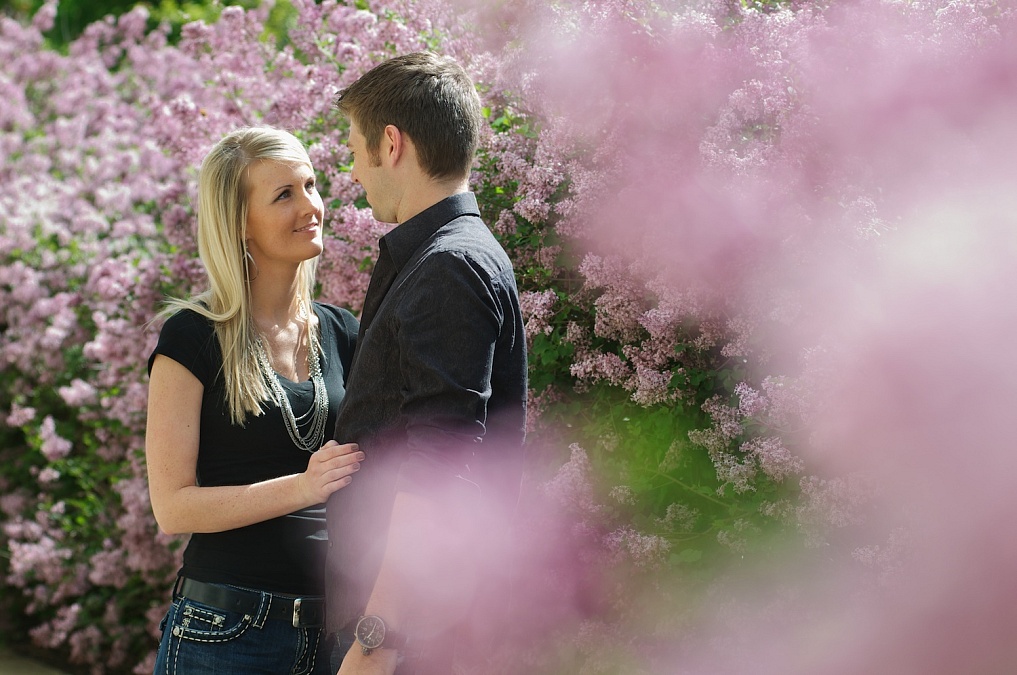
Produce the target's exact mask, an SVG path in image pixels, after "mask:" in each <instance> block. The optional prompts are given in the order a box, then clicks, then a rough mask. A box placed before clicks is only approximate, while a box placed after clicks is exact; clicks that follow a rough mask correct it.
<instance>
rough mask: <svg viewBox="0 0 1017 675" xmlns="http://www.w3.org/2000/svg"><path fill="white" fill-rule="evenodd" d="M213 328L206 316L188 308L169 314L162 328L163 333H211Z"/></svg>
mask: <svg viewBox="0 0 1017 675" xmlns="http://www.w3.org/2000/svg"><path fill="white" fill-rule="evenodd" d="M214 329H215V327H214V326H213V324H212V320H211V319H209V318H208V317H207V316H205V315H203V314H201V313H199V312H196V311H195V310H193V309H190V308H189V307H182V308H180V309H178V310H177V311H176V312H174V313H173V314H171V315H170V316H169V317H168V318H167V319H166V322H165V323H164V324H163V326H162V332H163V333H167V332H170V333H197V334H207V333H211V332H212V331H213V330H214Z"/></svg>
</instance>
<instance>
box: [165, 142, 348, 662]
mask: <svg viewBox="0 0 1017 675" xmlns="http://www.w3.org/2000/svg"><path fill="white" fill-rule="evenodd" d="M323 216H324V209H323V206H322V200H321V197H320V196H319V195H318V192H317V189H316V188H315V174H314V170H313V168H312V166H311V162H310V159H309V158H308V156H307V152H306V150H305V149H304V147H303V145H302V144H301V143H300V141H299V140H298V139H296V138H295V137H294V136H292V135H291V134H289V133H287V132H285V131H281V130H278V129H272V128H264V127H258V128H245V129H240V130H237V131H234V132H232V133H230V134H228V135H227V136H226V137H225V138H223V139H222V140H221V141H219V142H218V143H217V144H216V145H215V147H213V148H212V150H211V151H210V152H209V153H208V155H207V156H206V157H205V159H204V161H203V162H202V165H201V173H200V181H199V190H198V252H199V255H200V257H201V260H202V262H203V263H204V266H205V268H206V271H207V275H208V289H207V290H206V291H205V292H203V293H201V294H199V295H197V296H196V297H193V298H190V299H186V300H171V301H170V302H169V304H168V308H167V310H166V311H165V312H164V313H163V314H164V315H165V316H167V317H168V318H167V320H166V323H165V325H164V326H163V328H162V332H161V334H160V337H159V343H158V346H157V347H156V349H155V351H154V352H153V354H152V357H151V358H150V360H149V372H150V376H151V377H150V384H149V406H148V428H147V434H146V448H145V450H146V456H147V460H148V478H149V491H150V494H151V498H152V509H153V511H154V513H155V517H156V520H157V521H158V523H159V526H160V528H161V529H163V530H164V531H166V532H169V533H174V534H182V533H188V534H191V537H190V540H189V542H188V544H187V548H186V550H185V551H184V562H183V568H182V569H181V570H180V572H179V576H178V579H177V582H176V584H175V585H174V588H173V604H172V606H171V608H170V611H169V613H168V614H167V616H166V619H165V620H164V622H163V635H162V641H161V643H160V646H159V654H158V657H157V661H156V673H166V674H170V673H187V674H188V675H193V674H196V673H217V674H220V675H221V674H225V673H248V674H249V673H324V672H327V670H328V658H327V654H328V650H329V649H330V647H331V645H326V644H324V642H325V640H324V638H323V636H322V624H323V621H324V607H323V598H322V596H323V569H324V560H325V555H326V549H327V546H328V541H327V536H326V534H325V514H324V507H323V506H322V505H323V503H324V502H325V501H326V500H327V498H328V497H329V495H331V494H332V493H333V492H335V491H337V490H339V489H341V488H343V487H345V486H346V485H348V484H349V483H350V482H351V481H352V480H353V474H354V473H355V472H356V471H357V470H358V469H359V468H360V462H361V461H362V460H363V458H364V455H363V454H362V453H361V452H360V451H359V448H358V447H357V446H356V445H355V444H344V445H341V444H339V443H337V442H335V441H331V440H330V441H328V442H325V439H326V432H327V433H329V434H330V433H331V430H332V428H333V427H334V425H335V419H336V413H337V410H338V408H339V404H340V402H341V401H342V399H343V396H344V395H345V382H346V375H347V373H348V372H349V368H350V364H351V361H352V357H353V350H354V348H355V346H356V340H357V329H358V325H357V320H356V319H355V318H354V317H353V316H352V315H351V314H350V313H349V312H347V311H346V310H343V309H340V308H338V307H334V306H330V305H326V304H322V303H317V302H313V301H312V299H311V295H312V291H313V288H314V274H315V268H316V264H317V258H318V256H319V255H320V254H321V252H322V248H323V244H322V226H323Z"/></svg>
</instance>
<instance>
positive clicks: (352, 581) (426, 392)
mask: <svg viewBox="0 0 1017 675" xmlns="http://www.w3.org/2000/svg"><path fill="white" fill-rule="evenodd" d="M525 416H526V340H525V337H524V333H523V321H522V317H521V315H520V311H519V296H518V292H517V290H516V283H515V276H514V273H513V270H512V264H511V262H510V261H509V259H508V256H507V255H506V254H505V251H504V250H503V249H502V247H501V245H500V244H499V243H498V242H497V240H496V239H495V238H494V236H493V235H492V234H491V232H490V230H488V228H487V226H486V225H485V224H484V222H483V221H482V220H481V219H480V211H479V209H478V207H477V200H476V197H475V196H474V195H473V194H472V193H461V194H457V195H453V196H451V197H449V198H447V199H445V200H443V201H441V202H439V203H437V204H435V205H434V206H432V207H430V208H428V209H426V210H425V211H423V212H422V213H420V214H418V215H416V216H414V217H413V218H411V219H410V220H408V221H406V222H405V223H402V224H400V225H399V226H398V227H396V228H395V229H393V230H392V231H391V232H389V233H388V234H386V235H385V236H384V237H382V239H381V241H380V250H379V256H378V260H377V263H376V265H375V269H374V273H373V275H372V277H371V284H370V286H369V288H368V291H367V297H366V299H365V302H364V310H363V312H362V314H361V323H360V336H359V338H358V343H357V350H356V353H355V355H354V360H353V365H352V369H351V372H350V375H349V379H348V381H347V385H346V398H345V400H344V401H343V405H342V408H341V409H340V410H339V416H338V419H337V422H336V428H335V434H334V438H335V439H336V440H338V441H339V442H342V443H349V442H356V443H359V444H360V449H361V450H362V451H363V452H364V453H365V454H366V455H367V459H366V461H365V462H364V463H363V465H362V468H361V470H360V471H359V472H358V473H357V474H355V475H354V478H353V482H352V484H351V485H349V486H348V487H346V488H343V489H342V490H339V491H338V492H336V493H334V494H333V495H332V497H331V498H330V499H329V502H328V511H327V518H328V531H329V540H330V547H329V559H328V573H327V581H326V587H327V593H328V610H329V627H330V628H331V629H332V630H338V629H340V628H343V627H347V626H348V625H349V624H350V622H351V621H354V620H355V619H356V618H357V617H358V616H359V615H360V614H361V613H362V612H363V609H364V606H365V605H366V603H367V599H368V596H369V595H370V591H371V588H372V587H373V585H374V581H375V578H376V576H377V572H378V568H379V565H380V561H381V557H382V554H383V552H384V545H385V538H386V534H387V533H386V527H387V525H388V521H389V516H390V515H391V509H392V503H393V500H394V498H395V493H396V492H397V491H409V492H418V493H422V494H425V495H426V496H429V497H434V496H435V495H436V494H443V493H446V492H447V491H460V492H467V493H468V492H474V493H476V495H478V497H480V498H486V499H496V500H498V501H500V502H501V503H505V502H506V501H511V500H513V499H515V497H516V495H517V492H518V486H519V476H520V466H521V454H522V442H523V434H524V429H525ZM460 503H461V502H460Z"/></svg>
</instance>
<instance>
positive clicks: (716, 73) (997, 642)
mask: <svg viewBox="0 0 1017 675" xmlns="http://www.w3.org/2000/svg"><path fill="white" fill-rule="evenodd" d="M532 4H533V3H526V2H517V3H514V6H516V7H517V8H518V7H519V6H525V8H526V9H527V19H526V20H525V21H515V22H513V21H512V20H511V16H509V15H506V14H505V13H504V12H502V13H494V17H493V18H494V19H495V20H496V21H497V22H498V24H497V25H498V26H499V28H503V27H504V25H505V24H506V22H508V24H509V25H510V26H511V28H512V30H514V31H516V33H511V32H510V33H506V34H512V35H513V36H514V37H515V39H517V40H519V41H520V42H519V44H522V45H523V47H522V48H520V49H518V50H517V51H516V52H515V54H516V55H517V59H518V61H517V63H515V64H513V68H515V69H517V70H518V71H520V72H528V73H529V75H528V76H527V77H526V78H523V79H521V82H524V83H525V88H524V89H525V90H527V91H537V92H540V94H541V96H540V97H539V99H538V100H540V102H541V105H542V106H543V112H545V113H550V114H554V115H559V116H561V117H563V118H565V119H567V120H569V121H570V122H571V123H572V128H573V129H575V130H577V132H578V133H577V136H578V137H579V138H581V139H583V140H584V141H585V142H586V143H588V144H589V145H590V146H591V148H596V152H594V154H593V156H594V157H596V158H599V160H600V164H599V165H598V167H597V171H593V170H590V171H588V172H587V173H586V174H584V175H583V180H582V181H577V182H576V183H575V184H574V185H573V186H572V200H571V201H570V202H569V204H568V210H567V211H566V212H563V215H564V216H565V217H564V219H563V221H562V223H561V226H560V229H561V231H562V232H565V233H567V234H570V235H574V236H576V237H578V238H580V239H582V240H584V241H586V242H587V244H588V245H589V247H590V249H591V250H592V251H593V252H594V253H595V254H597V256H598V257H594V256H591V257H590V258H588V259H587V262H586V264H585V267H584V273H585V274H587V276H588V282H592V283H594V284H595V285H598V286H600V285H602V289H603V294H602V295H600V296H599V297H600V300H598V303H599V304H598V306H597V307H598V310H602V313H598V316H597V321H598V327H597V331H598V335H602V336H606V337H610V338H617V339H619V340H624V339H627V337H626V331H627V330H632V329H636V330H637V329H638V325H639V324H638V323H637V322H640V321H641V322H643V323H642V325H643V326H644V327H647V326H656V325H657V323H659V319H660V318H661V314H660V308H659V307H658V308H657V310H658V313H657V314H651V313H649V312H645V307H642V308H641V306H640V305H639V303H640V302H645V297H646V294H645V289H644V288H643V287H641V286H639V285H636V284H634V282H633V281H632V280H633V279H640V278H642V279H643V280H644V281H646V280H650V279H654V278H655V279H656V282H655V283H658V284H663V285H665V286H670V287H671V288H672V289H691V290H692V291H697V290H701V291H702V292H701V293H700V294H699V295H698V296H697V297H698V298H699V299H700V300H702V301H703V302H705V303H706V304H704V305H702V306H703V307H706V308H707V309H709V308H711V307H712V308H714V309H715V310H717V311H721V312H722V313H724V314H726V315H727V316H728V317H735V318H737V319H738V320H739V321H741V322H742V323H741V324H739V323H736V322H733V321H732V322H731V323H730V324H728V328H729V329H732V328H736V327H739V326H741V328H739V329H738V330H736V331H735V332H739V331H741V332H742V333H743V334H744V335H745V336H747V337H748V338H750V339H747V340H746V341H745V342H744V344H743V345H742V346H741V347H738V348H734V347H731V346H730V345H729V346H728V347H725V348H724V349H725V350H727V351H726V352H725V353H730V354H732V355H744V356H745V357H746V358H748V359H750V360H748V361H747V363H748V366H749V367H750V368H751V369H752V370H753V371H754V374H755V375H756V377H757V381H762V382H763V383H764V385H765V386H769V387H771V389H770V390H769V391H766V392H765V393H766V396H765V397H763V395H762V394H761V393H760V392H759V391H758V390H757V389H754V388H752V387H749V386H747V385H745V386H742V387H741V388H740V389H739V392H740V394H741V395H742V396H743V400H742V408H741V410H740V414H741V415H742V416H754V415H770V416H771V418H772V419H780V418H782V416H784V417H786V415H784V413H785V411H782V410H781V409H780V405H779V397H780V391H779V389H780V387H781V386H784V387H785V389H786V391H788V392H793V393H794V396H793V397H790V398H787V400H786V401H784V402H785V403H787V404H789V405H793V406H797V412H796V414H795V416H792V417H795V418H796V419H801V420H804V421H805V422H806V423H807V424H806V426H805V428H802V429H797V430H796V433H795V436H796V438H805V439H807V442H806V443H797V444H795V446H794V448H795V453H796V455H791V454H790V451H789V449H788V447H785V446H784V445H782V444H781V443H780V440H779V439H778V438H777V437H773V438H770V439H762V440H757V441H755V442H754V443H752V444H749V445H747V446H746V447H743V450H745V451H747V452H748V453H749V454H750V455H756V456H757V459H758V461H759V463H760V466H761V468H762V469H763V470H764V471H766V472H768V473H771V472H772V474H776V475H779V476H786V475H789V474H792V473H801V472H802V471H803V470H804V473H805V474H806V478H804V479H803V480H802V484H801V487H802V492H803V503H802V504H800V505H799V506H798V507H797V508H798V510H799V516H800V520H801V523H802V526H803V527H805V526H806V525H807V524H808V518H809V514H810V513H812V510H814V509H822V508H824V506H825V508H826V509H827V511H828V513H829V514H832V516H836V517H832V516H831V517H830V518H828V524H830V523H832V524H834V525H837V526H838V527H840V528H841V530H840V531H839V532H838V531H834V532H832V533H830V534H829V535H828V537H827V538H825V539H822V538H821V539H820V540H819V543H821V544H823V545H824V546H830V550H829V552H828V554H826V555H823V554H820V555H816V553H817V552H816V551H809V552H807V553H806V554H804V555H802V556H799V555H798V554H796V553H795V552H793V551H788V552H787V556H788V560H787V563H786V570H785V572H784V573H776V574H772V573H770V572H764V571H763V570H759V571H757V573H756V574H755V575H750V576H753V578H754V579H755V581H753V582H751V583H749V582H745V583H744V584H743V583H740V582H739V581H738V580H736V579H731V580H729V584H728V585H727V586H725V584H724V582H718V584H717V597H716V602H715V604H714V605H713V606H712V607H710V608H709V609H704V610H700V612H699V618H700V626H699V628H700V631H699V634H698V635H696V638H698V639H693V638H692V636H691V635H690V639H689V641H688V643H687V644H683V645H680V646H678V645H673V646H672V647H671V648H670V651H669V649H668V648H661V649H659V650H657V651H655V652H654V653H653V654H652V655H647V656H646V663H645V665H646V668H647V669H649V670H651V671H652V672H660V673H677V672H689V673H727V672H732V673H770V672H773V673H823V674H824V675H826V674H835V673H844V674H845V675H846V674H849V673H869V672H878V673H895V674H897V673H923V674H927V673H943V674H944V675H945V674H947V673H951V674H952V673H1004V672H1014V670H1015V669H1017V646H1015V645H1014V643H1013V641H1012V635H1011V634H1012V631H1013V627H1014V626H1017V608H1015V606H1014V603H1013V598H1014V597H1017V538H1015V537H1012V536H1008V535H1007V534H1006V532H1007V528H1006V523H1007V522H1009V520H1010V519H1012V517H1013V514H1014V513H1017V453H1015V452H1014V448H1015V446H1017V442H1015V436H1014V428H1013V424H1012V420H1013V419H1014V415H1015V411H1017V356H1015V355H1014V347H1013V340H1014V338H1013V336H1014V335H1017V303H1015V301H1014V300H1013V297H1012V296H1013V292H1014V289H1015V288H1017V215H1015V214H1017V198H1015V197H1014V195H1015V194H1017V190H1015V189H1014V183H1015V180H1017V125H1015V124H1014V120H1015V119H1017V40H1015V39H1014V38H1015V37H1017V31H1015V28H1017V23H1015V22H1017V17H1015V10H1014V8H1013V7H1012V5H1011V3H1008V2H994V1H990V0H970V1H968V2H959V1H954V2H946V1H943V2H936V1H933V2H925V3H906V4H902V3H896V2H878V1H862V2H849V3H837V4H834V5H832V6H831V7H829V8H826V9H820V8H817V7H814V6H811V5H807V4H805V3H791V5H789V6H788V7H784V8H769V9H765V10H745V9H741V8H738V7H736V6H735V4H736V3H732V4H731V5H730V6H728V5H725V4H724V3H690V4H689V5H687V6H686V5H682V7H681V8H680V10H678V11H674V12H672V13H669V14H667V17H668V18H667V19H662V18H661V17H662V16H664V15H663V14H656V15H655V14H653V12H647V13H646V14H645V15H643V16H642V17H640V16H638V11H636V10H634V9H633V8H634V7H636V6H637V5H638V6H639V7H642V8H643V9H644V10H645V7H646V6H645V5H642V4H638V3H625V2H601V3H555V5H554V6H553V7H552V8H545V9H544V10H543V11H545V12H546V15H545V18H547V20H546V21H543V20H535V19H534V18H533V17H534V13H536V15H537V16H539V12H540V11H541V8H539V7H535V6H531V5H532ZM657 4H658V5H665V4H668V3H657ZM742 4H743V5H744V4H745V3H742ZM697 8H699V9H697ZM530 10H532V12H530ZM718 11H719V12H720V14H721V15H723V14H724V13H725V12H727V15H728V16H729V17H731V18H732V22H731V23H730V24H729V25H727V26H724V25H723V23H722V22H721V21H717V20H716V17H717V16H718ZM570 12H572V13H570ZM487 16H488V17H489V18H490V17H491V16H492V14H491V13H490V12H489V13H488V14H487ZM633 17H635V18H634V19H633ZM647 17H649V18H647ZM647 25H649V26H651V27H652V29H651V30H645V31H644V30H641V28H642V27H645V26H647ZM651 33H652V37H651ZM520 36H521V37H520ZM527 44H529V45H531V46H532V45H540V46H541V49H539V50H538V49H531V50H527V49H526V48H525V46H526V45H527ZM506 70H508V67H507V66H506ZM564 126H566V127H567V126H568V125H564ZM563 145H565V144H564V142H563ZM583 190H586V192H583ZM605 252H608V253H607V254H606V255H608V256H609V257H605V258H601V257H599V256H602V255H605ZM609 269H612V270H616V271H617V274H616V275H615V276H616V277H617V278H614V279H612V278H608V277H607V276H605V274H604V271H605V270H609ZM659 297H664V296H663V294H661V295H660V296H659ZM644 312H645V313H644ZM707 314H708V312H703V313H702V314H700V316H701V317H702V316H707ZM650 319H653V320H654V321H656V323H654V322H651V321H650ZM742 329H744V330H742ZM736 337H737V336H736ZM630 338H631V336H629V339H630ZM576 344H577V345H578V347H577V349H578V350H579V352H578V354H579V355H578V356H577V360H576V365H575V366H573V373H574V374H575V375H577V376H578V377H580V378H582V377H584V376H586V375H585V372H586V371H584V370H583V368H584V367H586V368H587V369H588V370H590V371H591V372H598V373H600V377H601V378H607V375H605V374H604V373H605V372H607V371H606V366H605V364H603V363H600V362H599V361H598V359H601V360H603V359H604V358H607V355H603V354H600V355H597V354H589V355H587V356H585V357H584V356H583V352H582V349H583V348H584V345H583V342H582V340H579V341H577V342H576ZM632 353H633V354H634V355H636V356H643V355H645V354H646V353H648V352H646V351H644V352H642V353H640V354H637V353H636V352H632ZM764 355H765V356H764ZM584 358H585V359H586V360H585V361H584V360H583V359H584ZM615 358H617V357H615ZM584 363H586V364H588V365H587V366H583V364H584ZM802 364H805V365H806V366H808V367H804V366H803V365H802ZM616 366H617V368H616V369H615V370H616V371H618V372H614V371H612V372H613V375H612V376H611V377H612V378H613V379H611V381H612V382H615V383H621V382H623V381H624V380H625V378H627V377H628V376H629V373H628V372H627V369H628V368H629V365H628V364H627V363H623V362H621V361H620V360H619V361H618V363H617V364H616ZM784 376H788V377H784ZM607 379H610V378H607ZM805 383H807V385H808V386H807V387H806V386H804V384H805ZM627 388H628V387H627ZM723 407H724V406H720V407H717V406H715V408H717V411H720V410H721V408H723ZM708 412H710V411H708ZM714 419H715V420H719V419H720V418H718V417H717V416H716V415H714ZM740 419H741V418H734V417H733V418H732V420H731V422H732V423H733V424H734V425H735V426H738V424H739V420H740ZM787 419H791V417H787ZM721 421H722V420H721ZM721 421H718V427H717V428H716V429H715V430H711V432H710V433H712V434H713V435H714V436H716V434H720V435H721V436H723V435H724V433H725V432H724V431H723V429H722V428H721V427H722V426H723V425H722V424H721ZM779 431H783V430H779ZM731 433H732V434H734V435H733V436H730V437H725V438H726V440H730V439H731V438H734V437H735V436H737V434H738V433H741V429H740V428H737V429H735V430H733V431H732V432H731ZM707 436H709V434H703V438H704V442H705V440H708V439H707ZM710 438H713V436H710ZM725 438H721V437H719V436H718V437H717V439H718V442H721V441H724V442H726V440H725ZM718 447H720V446H718ZM803 467H804V469H803ZM720 468H722V467H721V465H719V464H718V469H720ZM737 468H738V469H742V468H744V467H743V466H741V465H740V466H739V467H737ZM746 485H747V484H746ZM735 486H736V488H737V486H738V483H737V482H735ZM824 502H826V503H825V505H824ZM838 509H840V510H838ZM837 514H839V515H837ZM619 536H620V535H619ZM852 551H853V555H852V554H851V552H852ZM654 611H663V612H666V611H667V609H666V608H657V609H656V610H654Z"/></svg>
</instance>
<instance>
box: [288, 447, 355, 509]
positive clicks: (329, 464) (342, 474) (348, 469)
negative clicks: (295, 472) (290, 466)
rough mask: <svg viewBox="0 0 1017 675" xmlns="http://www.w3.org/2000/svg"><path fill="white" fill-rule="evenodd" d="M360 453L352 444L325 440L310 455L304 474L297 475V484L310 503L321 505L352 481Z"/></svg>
mask: <svg viewBox="0 0 1017 675" xmlns="http://www.w3.org/2000/svg"><path fill="white" fill-rule="evenodd" d="M362 461H364V453H362V452H360V446H358V445H357V444H356V443H343V444H340V443H338V442H336V441H329V442H328V443H326V444H325V445H323V446H321V448H320V449H319V450H318V451H317V452H314V453H312V454H311V458H310V459H309V460H308V461H307V471H305V472H304V473H302V474H300V479H301V484H302V486H303V489H304V490H305V492H306V494H307V496H308V499H309V500H310V503H311V504H322V503H324V502H325V501H326V500H327V499H328V496H329V495H330V494H332V493H333V492H335V491H337V490H339V489H341V488H344V487H346V486H347V485H349V484H350V483H351V482H352V481H353V474H354V473H356V472H357V471H359V470H360V462H362Z"/></svg>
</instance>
